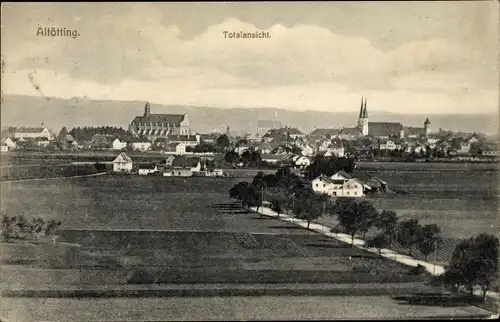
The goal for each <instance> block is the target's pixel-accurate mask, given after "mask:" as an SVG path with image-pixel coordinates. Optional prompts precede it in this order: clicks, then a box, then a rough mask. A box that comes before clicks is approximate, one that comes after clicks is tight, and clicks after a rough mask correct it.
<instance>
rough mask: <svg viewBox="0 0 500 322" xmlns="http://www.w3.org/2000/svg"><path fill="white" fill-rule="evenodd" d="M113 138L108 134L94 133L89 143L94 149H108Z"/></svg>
mask: <svg viewBox="0 0 500 322" xmlns="http://www.w3.org/2000/svg"><path fill="white" fill-rule="evenodd" d="M114 139H115V137H114V136H113V135H110V134H94V135H92V139H91V143H90V144H91V147H92V148H94V149H110V148H111V146H112V143H113V140H114Z"/></svg>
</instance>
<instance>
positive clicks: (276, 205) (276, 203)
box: [271, 197, 283, 218]
mask: <svg viewBox="0 0 500 322" xmlns="http://www.w3.org/2000/svg"><path fill="white" fill-rule="evenodd" d="M271 210H272V211H274V212H276V213H277V214H278V218H279V217H280V213H282V212H283V208H282V207H281V201H280V200H279V199H278V198H276V197H274V198H273V199H272V200H271Z"/></svg>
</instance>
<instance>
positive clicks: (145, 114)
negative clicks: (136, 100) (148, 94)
mask: <svg viewBox="0 0 500 322" xmlns="http://www.w3.org/2000/svg"><path fill="white" fill-rule="evenodd" d="M149 115H151V107H149V102H146V106H144V117H148V116H149Z"/></svg>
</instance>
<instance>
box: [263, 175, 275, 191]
mask: <svg viewBox="0 0 500 322" xmlns="http://www.w3.org/2000/svg"><path fill="white" fill-rule="evenodd" d="M263 180H264V185H265V186H266V187H269V188H273V187H276V186H277V185H278V180H277V179H276V176H275V175H274V174H266V175H265V176H264V178H263Z"/></svg>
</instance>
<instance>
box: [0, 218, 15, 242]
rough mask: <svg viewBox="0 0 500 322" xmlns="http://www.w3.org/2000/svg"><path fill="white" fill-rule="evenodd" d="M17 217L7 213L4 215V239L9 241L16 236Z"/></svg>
mask: <svg viewBox="0 0 500 322" xmlns="http://www.w3.org/2000/svg"><path fill="white" fill-rule="evenodd" d="M15 221H16V218H15V217H9V216H7V215H5V214H4V215H3V216H2V237H3V240H5V241H8V240H9V239H11V238H12V237H14V224H15Z"/></svg>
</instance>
